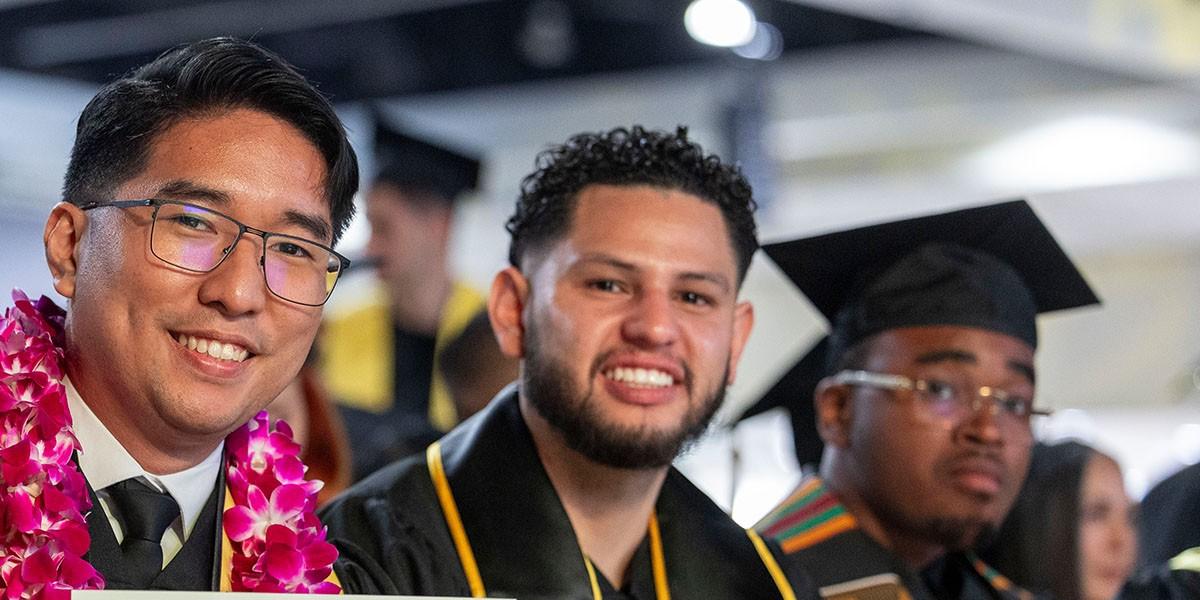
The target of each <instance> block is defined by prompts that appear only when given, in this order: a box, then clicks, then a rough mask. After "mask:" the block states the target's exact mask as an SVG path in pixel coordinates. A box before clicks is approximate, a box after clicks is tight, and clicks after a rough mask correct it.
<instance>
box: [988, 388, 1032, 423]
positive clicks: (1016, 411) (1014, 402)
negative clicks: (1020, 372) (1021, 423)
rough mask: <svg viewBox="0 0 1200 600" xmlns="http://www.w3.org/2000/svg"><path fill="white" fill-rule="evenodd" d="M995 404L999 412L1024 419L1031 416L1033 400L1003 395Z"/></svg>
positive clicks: (1014, 395) (1013, 395)
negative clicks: (998, 407) (997, 405)
mask: <svg viewBox="0 0 1200 600" xmlns="http://www.w3.org/2000/svg"><path fill="white" fill-rule="evenodd" d="M996 402H997V403H998V404H1000V409H1001V410H1003V411H1004V412H1006V413H1008V414H1010V415H1012V416H1014V417H1020V418H1026V417H1029V416H1030V415H1031V414H1033V400H1032V399H1030V398H1026V397H1024V396H1018V395H1016V394H1012V395H1004V396H1001V397H997V398H996Z"/></svg>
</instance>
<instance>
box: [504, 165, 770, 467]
mask: <svg viewBox="0 0 1200 600" xmlns="http://www.w3.org/2000/svg"><path fill="white" fill-rule="evenodd" d="M540 252H541V253H540V254H539V255H537V256H533V255H532V254H531V256H530V260H529V261H528V264H527V265H526V266H527V267H529V268H530V271H529V276H528V294H527V299H526V301H525V303H524V306H523V311H522V312H523V318H522V321H523V339H522V340H520V347H521V348H522V349H523V351H524V354H523V355H524V359H525V360H524V364H523V381H522V390H521V391H522V394H523V396H524V398H525V399H527V400H528V401H529V402H530V403H531V404H532V405H533V407H534V408H535V409H536V411H537V412H538V414H540V415H541V416H542V417H543V418H544V419H545V420H546V421H547V422H548V423H549V424H550V425H551V426H552V427H554V428H555V429H556V430H557V431H558V432H559V434H561V435H562V436H563V438H564V439H565V441H566V442H567V444H568V445H570V446H571V447H572V448H573V449H574V450H576V451H577V452H580V453H581V454H583V455H584V456H586V457H587V458H589V459H591V460H593V461H596V462H599V463H601V464H607V465H610V466H615V467H620V468H655V467H662V466H665V465H667V464H669V463H670V461H671V460H672V459H673V458H674V457H675V455H676V454H677V453H678V451H679V450H680V447H681V445H682V444H683V443H684V441H685V440H686V439H687V438H688V437H689V436H693V435H695V434H697V433H698V432H699V431H702V430H703V428H704V427H705V425H706V424H707V423H708V420H709V419H710V418H711V416H712V414H713V412H714V411H715V410H716V409H717V407H718V406H719V404H720V401H721V398H722V397H723V393H724V389H725V386H727V385H728V384H730V383H731V382H732V381H733V378H734V369H735V367H736V364H737V360H738V357H739V356H740V354H741V351H742V347H743V345H744V344H745V341H746V338H747V336H748V335H749V332H750V326H751V324H752V321H753V313H752V310H751V308H750V306H749V304H746V303H738V301H737V269H736V266H735V261H734V255H733V251H732V250H731V246H730V241H729V234H728V231H727V229H726V226H725V222H724V220H723V218H722V216H721V212H720V210H719V209H718V208H717V207H716V206H715V205H713V204H711V203H708V202H704V201H702V200H700V199H699V198H696V197H694V196H691V195H689V194H685V193H682V192H678V191H665V190H662V189H658V188H652V187H646V186H637V187H617V186H606V185H593V186H589V187H586V188H584V189H583V190H582V191H581V192H580V194H579V198H578V204H577V206H576V208H575V214H574V216H573V219H572V222H571V227H570V231H569V233H568V234H567V235H566V236H565V238H564V239H562V240H560V241H558V242H556V243H554V244H552V245H551V246H550V247H549V248H547V249H545V250H542V251H540ZM493 320H495V315H493ZM503 337H504V336H503V335H501V346H502V347H503V348H505V349H506V351H507V350H508V348H510V347H511V346H509V345H507V344H506V343H505V340H504V339H503Z"/></svg>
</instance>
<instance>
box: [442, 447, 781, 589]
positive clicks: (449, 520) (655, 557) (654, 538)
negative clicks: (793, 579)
mask: <svg viewBox="0 0 1200 600" xmlns="http://www.w3.org/2000/svg"><path fill="white" fill-rule="evenodd" d="M425 464H427V465H428V466H429V476H430V478H432V479H433V487H434V490H435V491H436V492H437V497H438V503H439V504H441V506H442V514H443V515H445V517H446V526H447V527H449V528H450V537H451V539H453V540H454V549H455V550H456V551H457V552H458V561H459V562H460V563H461V564H462V568H463V572H464V573H465V574H466V576H467V585H468V586H470V588H471V597H472V598H485V597H487V592H486V591H484V588H483V578H482V577H480V575H479V565H478V563H476V562H475V552H474V551H472V550H471V542H470V541H469V540H468V539H467V530H466V528H464V527H463V524H462V517H461V516H460V515H459V514H458V504H456V503H455V502H454V493H453V492H452V491H451V490H450V481H449V480H448V479H446V469H445V467H443V466H442V446H441V443H440V442H434V443H432V444H430V445H429V448H427V449H426V450H425ZM648 529H649V534H650V566H651V569H652V571H653V572H654V595H655V597H656V598H657V600H671V590H670V588H669V587H668V585H667V562H666V560H665V559H664V558H663V547H662V534H661V533H659V530H658V517H657V516H656V515H655V514H654V513H650V526H649V528H648ZM752 539H753V538H752ZM759 543H762V542H761V540H760V541H759ZM763 550H766V548H765V547H764V548H763ZM580 553H581V554H583V548H582V547H581V548H580ZM767 556H768V557H769V556H770V554H769V553H768V554H767ZM583 564H584V566H585V567H587V574H588V580H589V581H588V582H589V583H590V584H591V588H592V596H593V597H594V598H595V600H602V597H601V594H600V582H599V580H598V579H597V577H596V568H595V567H594V566H593V565H592V561H591V560H589V559H588V557H587V555H586V554H583ZM771 564H774V562H773V561H772V563H771ZM768 568H770V566H768ZM775 569H776V570H778V569H779V567H778V566H776V567H775ZM781 576H782V574H781ZM776 583H778V580H777V581H776ZM784 585H786V582H784ZM781 589H782V588H781ZM787 589H788V592H789V593H790V592H791V588H790V587H789V588H787ZM784 598H785V600H795V598H796V596H795V595H794V594H792V595H785V596H784Z"/></svg>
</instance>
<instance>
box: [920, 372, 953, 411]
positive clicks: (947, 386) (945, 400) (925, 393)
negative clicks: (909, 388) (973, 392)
mask: <svg viewBox="0 0 1200 600" xmlns="http://www.w3.org/2000/svg"><path fill="white" fill-rule="evenodd" d="M916 389H917V391H918V392H919V393H920V396H919V397H920V398H921V399H922V400H924V402H925V404H926V405H927V406H928V409H929V410H930V411H931V412H932V413H933V414H935V415H937V416H939V417H944V418H955V417H957V416H958V415H959V414H960V412H961V411H962V409H963V400H962V399H963V397H964V395H963V393H962V389H963V388H962V386H961V385H960V384H958V383H955V382H952V381H949V380H946V379H923V380H920V381H918V382H917V384H916Z"/></svg>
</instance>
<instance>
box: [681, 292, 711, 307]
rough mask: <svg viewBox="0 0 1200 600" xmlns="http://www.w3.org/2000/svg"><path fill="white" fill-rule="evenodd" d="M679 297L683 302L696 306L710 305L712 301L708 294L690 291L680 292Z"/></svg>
mask: <svg viewBox="0 0 1200 600" xmlns="http://www.w3.org/2000/svg"><path fill="white" fill-rule="evenodd" d="M679 299H680V300H681V301H683V303H684V304H693V305H696V306H711V305H712V303H713V300H712V298H711V297H710V296H708V295H706V294H701V293H699V292H692V291H685V292H681V293H680V294H679Z"/></svg>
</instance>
